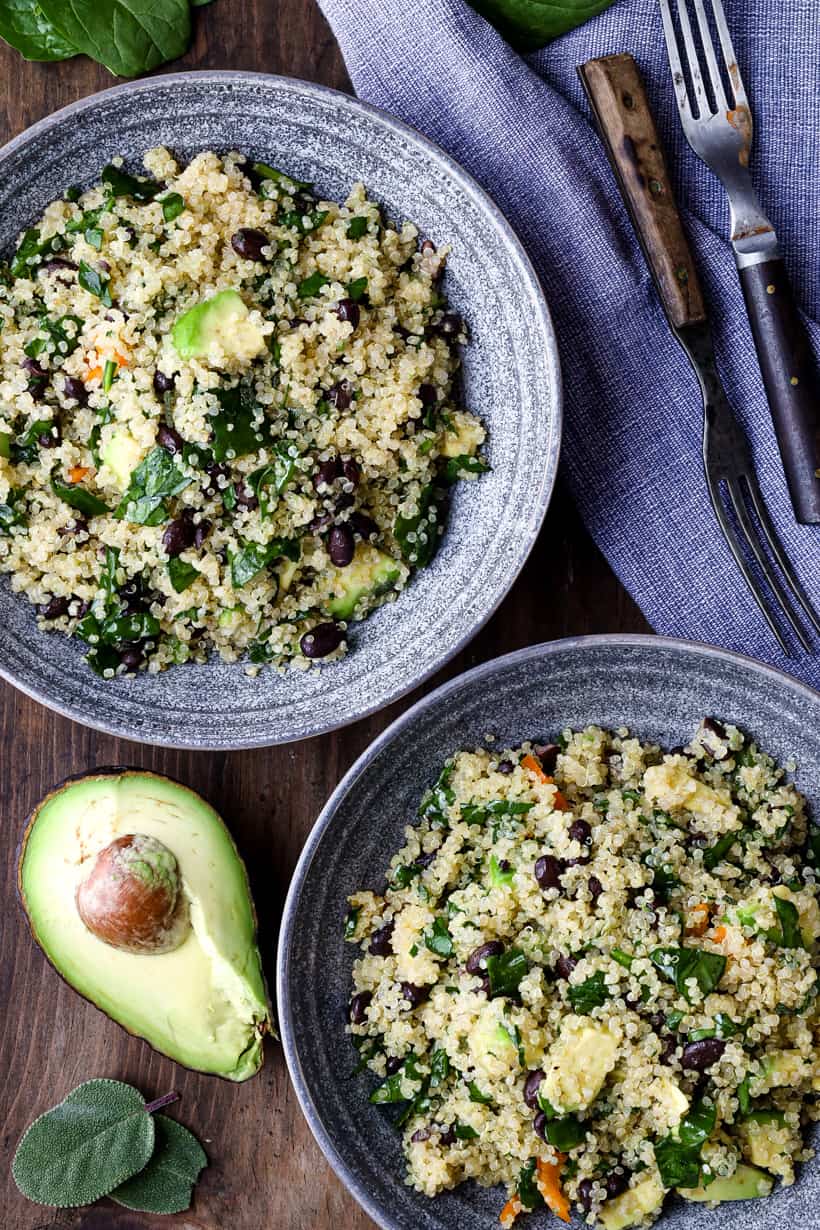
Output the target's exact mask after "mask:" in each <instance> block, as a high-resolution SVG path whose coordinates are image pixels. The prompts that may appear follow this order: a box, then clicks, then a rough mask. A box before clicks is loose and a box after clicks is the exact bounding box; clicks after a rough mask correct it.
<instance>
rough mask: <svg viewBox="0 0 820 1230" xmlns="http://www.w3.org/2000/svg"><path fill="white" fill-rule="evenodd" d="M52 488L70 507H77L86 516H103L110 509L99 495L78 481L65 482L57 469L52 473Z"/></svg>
mask: <svg viewBox="0 0 820 1230" xmlns="http://www.w3.org/2000/svg"><path fill="white" fill-rule="evenodd" d="M51 490H52V491H53V492H54V494H55V495H56V496H57V497H58V498H59V499H61V500H63V502H64V503H66V504H68V505H69V507H70V508H76V510H77V512H81V513H83V514H84V516H86V517H101V516H102V515H103V513H107V512H109V511H110V510H109V507H108V505H107V504H106V503H104V502H103V500H101V499H100V498H99V496H96V495H92V493H91V492H90V491H86V489H85V487H81V486H80V485H79V484H78V483H64V482H63V481H62V479H59V478H58V477H57V474H56V471H52V474H51Z"/></svg>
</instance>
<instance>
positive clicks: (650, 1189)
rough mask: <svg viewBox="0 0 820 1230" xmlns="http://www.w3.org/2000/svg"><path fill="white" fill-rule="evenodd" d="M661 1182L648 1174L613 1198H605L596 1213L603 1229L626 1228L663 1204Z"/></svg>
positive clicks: (621, 1229) (643, 1219)
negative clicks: (604, 1202) (598, 1211)
mask: <svg viewBox="0 0 820 1230" xmlns="http://www.w3.org/2000/svg"><path fill="white" fill-rule="evenodd" d="M665 1194H666V1193H665V1191H664V1188H663V1184H662V1183H661V1181H660V1179H658V1178H657V1177H656V1176H655V1175H650V1176H649V1177H648V1178H646V1179H642V1180H641V1181H640V1183H636V1184H635V1186H634V1187H630V1188H629V1190H628V1191H625V1192H622V1193H621V1195H620V1196H616V1197H615V1198H614V1200H607V1202H606V1204H604V1205H603V1206H602V1208H601V1211H600V1213H599V1214H598V1219H599V1221H600V1222H601V1224H602V1225H603V1226H604V1230H626V1227H627V1226H635V1225H637V1224H638V1223H639V1222H642V1221H645V1220H646V1219H647V1218H648V1217H649V1216H650V1214H652V1213H654V1212H655V1211H656V1210H657V1209H659V1208H660V1206H661V1205H662V1204H663V1198H664V1196H665Z"/></svg>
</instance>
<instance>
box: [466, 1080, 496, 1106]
mask: <svg viewBox="0 0 820 1230" xmlns="http://www.w3.org/2000/svg"><path fill="white" fill-rule="evenodd" d="M467 1091H468V1092H469V1094H470V1101H471V1102H480V1103H481V1104H482V1106H489V1105H491V1104H492V1100H493V1099H492V1098H491V1097H490V1095H489V1093H482V1092H481V1090H480V1089H479V1087H478V1085H477V1084H476V1083H475V1081H470V1082H469V1084H468V1085H467Z"/></svg>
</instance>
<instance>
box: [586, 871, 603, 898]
mask: <svg viewBox="0 0 820 1230" xmlns="http://www.w3.org/2000/svg"><path fill="white" fill-rule="evenodd" d="M587 888H588V889H589V895H590V896H591V897H592V900H593V903H594V902H596V901H597V900H598V898H599V897H600V895H601V893H602V892H603V891H604V886H603V884H602V883H601V881H600V880H599V879H598V877H597V876H590V877H589V879H588V881H587Z"/></svg>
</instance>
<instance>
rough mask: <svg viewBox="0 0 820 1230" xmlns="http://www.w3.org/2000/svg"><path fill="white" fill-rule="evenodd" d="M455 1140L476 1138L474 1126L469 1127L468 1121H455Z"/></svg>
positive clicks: (476, 1133)
mask: <svg viewBox="0 0 820 1230" xmlns="http://www.w3.org/2000/svg"><path fill="white" fill-rule="evenodd" d="M455 1133H456V1140H477V1139H478V1132H477V1131H476V1130H475V1128H474V1127H470V1125H469V1123H457V1124H456V1125H455Z"/></svg>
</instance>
